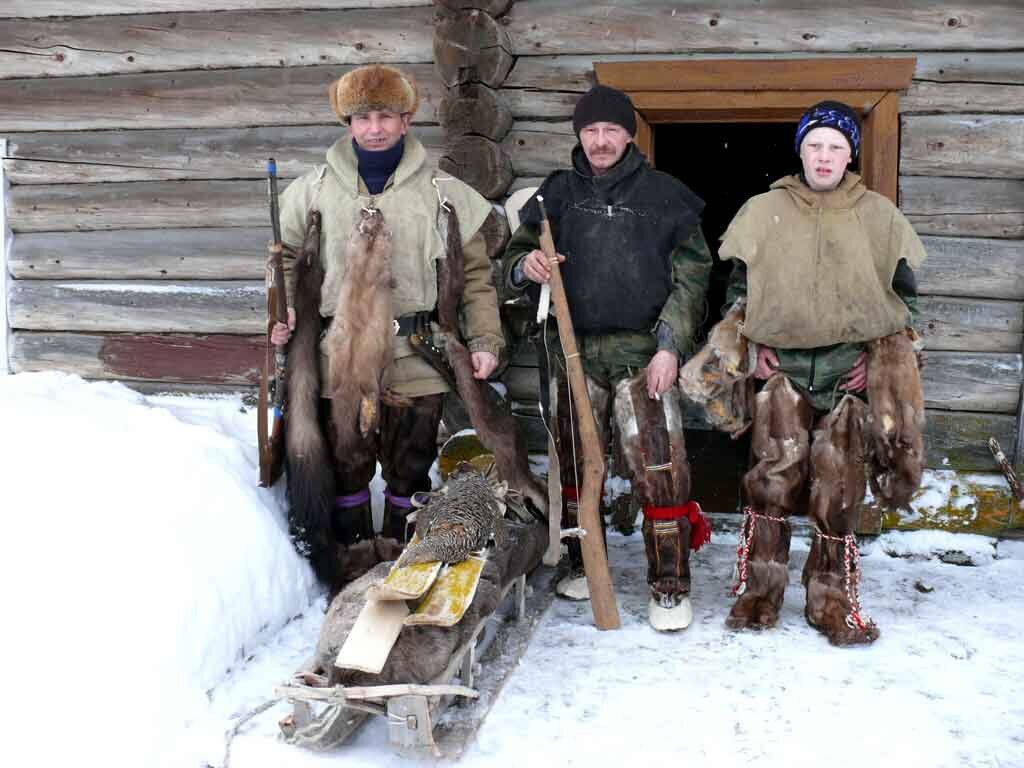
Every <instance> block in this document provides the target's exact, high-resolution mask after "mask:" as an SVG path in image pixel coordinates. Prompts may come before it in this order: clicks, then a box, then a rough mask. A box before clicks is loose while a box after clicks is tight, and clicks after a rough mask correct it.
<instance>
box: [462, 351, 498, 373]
mask: <svg viewBox="0 0 1024 768" xmlns="http://www.w3.org/2000/svg"><path fill="white" fill-rule="evenodd" d="M469 359H470V360H471V361H472V362H473V378H474V379H486V378H487V377H488V376H490V375H491V374H492V373H494V369H495V368H497V367H498V358H496V357H495V356H494V355H493V354H491V353H490V352H474V353H472V354H471V355H470V356H469Z"/></svg>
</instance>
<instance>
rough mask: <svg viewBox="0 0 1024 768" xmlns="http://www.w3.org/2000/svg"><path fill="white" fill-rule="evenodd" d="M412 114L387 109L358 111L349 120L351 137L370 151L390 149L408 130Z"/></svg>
mask: <svg viewBox="0 0 1024 768" xmlns="http://www.w3.org/2000/svg"><path fill="white" fill-rule="evenodd" d="M411 120H412V115H409V114H405V115H400V114H398V113H397V112H392V111H391V110H388V109H371V110H369V111H368V112H358V113H356V114H354V115H352V117H351V119H350V120H349V128H350V129H351V130H352V138H354V139H355V140H356V144H358V145H359V146H360V147H361V148H363V149H365V150H368V151H370V152H381V151H383V150H385V149H391V148H392V147H393V146H395V144H397V143H398V142H399V140H400V139H401V138H402V137H403V136H405V134H406V131H408V130H409V123H410V122H411Z"/></svg>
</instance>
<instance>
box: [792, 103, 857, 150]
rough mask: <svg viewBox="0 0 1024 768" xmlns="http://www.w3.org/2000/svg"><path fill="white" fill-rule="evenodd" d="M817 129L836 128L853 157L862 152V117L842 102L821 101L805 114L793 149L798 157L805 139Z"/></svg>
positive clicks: (797, 131)
mask: <svg viewBox="0 0 1024 768" xmlns="http://www.w3.org/2000/svg"><path fill="white" fill-rule="evenodd" d="M815 128H834V129H835V130H837V131H839V132H840V133H841V134H843V136H845V137H846V141H847V143H849V145H850V154H851V155H852V156H853V157H856V156H857V153H858V152H860V135H861V126H860V117H858V116H857V113H856V112H855V111H854V110H853V109H852V108H851V107H850V106H849V105H847V104H843V102H841V101H819V102H818V103H817V104H815V105H814V106H813V107H810V108H809V109H808V110H807V111H806V112H804V114H803V116H802V117H801V118H800V122H799V124H798V125H797V129H796V137H795V139H794V141H793V148H794V149H795V150H796V153H797V154H798V155H799V154H800V145H801V144H802V143H803V140H804V137H805V136H807V134H808V133H810V132H811V131H812V130H814V129H815Z"/></svg>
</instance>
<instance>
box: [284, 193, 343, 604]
mask: <svg viewBox="0 0 1024 768" xmlns="http://www.w3.org/2000/svg"><path fill="white" fill-rule="evenodd" d="M292 275H293V278H292V281H293V284H294V286H295V297H294V300H293V303H294V305H295V331H294V333H293V334H292V338H291V341H290V343H289V344H288V367H287V370H286V373H285V381H286V390H287V392H288V405H287V413H288V415H287V419H286V420H285V462H286V467H287V470H288V528H289V532H290V533H291V537H292V541H294V542H295V547H296V549H298V551H299V553H300V554H302V555H304V556H305V557H307V558H309V561H310V563H311V564H312V566H313V571H314V572H315V573H316V575H317V578H318V579H320V581H322V582H323V583H324V584H327V585H328V586H335V585H337V584H339V580H340V575H341V561H340V557H339V553H338V548H337V547H336V546H335V544H334V536H333V534H332V533H331V511H332V510H333V509H334V490H335V488H334V469H333V467H332V465H331V457H330V448H329V446H328V445H327V441H326V440H325V439H324V435H323V432H322V430H321V429H320V423H319V417H318V412H319V411H318V409H319V405H320V363H319V349H318V345H319V341H320V286H321V284H322V283H323V280H324V270H323V265H322V264H321V262H320V213H319V212H317V211H310V212H309V217H308V220H307V222H306V237H305V240H304V241H303V244H302V251H301V252H300V253H299V254H298V257H297V258H296V260H295V266H294V267H293V268H292Z"/></svg>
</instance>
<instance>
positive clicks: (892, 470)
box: [867, 332, 924, 507]
mask: <svg viewBox="0 0 1024 768" xmlns="http://www.w3.org/2000/svg"><path fill="white" fill-rule="evenodd" d="M868 403H869V404H870V413H869V415H868V420H867V421H868V438H867V454H868V460H869V462H870V464H871V471H870V474H869V475H868V477H869V480H870V483H871V491H872V493H874V494H875V496H877V497H878V498H880V499H881V500H882V502H883V503H885V504H887V505H888V506H890V507H906V506H907V505H908V504H909V503H910V498H911V496H913V494H914V491H916V490H917V489H918V488H919V487H920V485H921V475H922V473H923V471H924V392H923V391H922V388H921V372H920V370H919V368H918V362H917V357H916V354H915V350H914V344H913V342H912V341H911V338H910V335H909V333H907V332H901V333H894V334H891V335H889V336H884V337H882V338H881V339H876V340H874V341H872V342H869V343H868Z"/></svg>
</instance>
